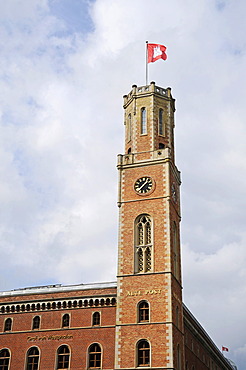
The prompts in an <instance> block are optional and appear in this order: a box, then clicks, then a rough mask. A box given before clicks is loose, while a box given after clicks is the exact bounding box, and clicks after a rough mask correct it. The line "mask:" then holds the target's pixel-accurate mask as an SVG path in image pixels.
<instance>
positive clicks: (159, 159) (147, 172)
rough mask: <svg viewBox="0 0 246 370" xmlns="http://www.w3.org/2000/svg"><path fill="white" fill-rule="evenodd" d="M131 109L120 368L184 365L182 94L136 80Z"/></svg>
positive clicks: (123, 179) (122, 162)
mask: <svg viewBox="0 0 246 370" xmlns="http://www.w3.org/2000/svg"><path fill="white" fill-rule="evenodd" d="M124 111H125V115H124V124H125V128H126V131H125V154H124V155H119V156H118V170H119V199H118V205H119V210H120V215H119V251H118V253H119V254H118V280H117V284H118V285H117V291H118V293H117V294H118V300H117V302H118V303H117V318H116V354H115V368H116V369H132V368H136V367H148V368H151V369H152V368H153V369H169V370H171V369H176V370H183V369H184V335H183V333H184V330H183V312H182V283H181V264H180V237H179V235H180V233H179V223H180V198H179V186H180V183H181V182H180V173H179V171H178V169H177V168H176V166H175V157H174V132H173V131H174V112H175V100H174V99H173V98H172V95H171V89H170V88H167V89H163V88H160V87H157V86H156V85H155V83H154V82H151V84H150V85H147V86H142V87H137V86H136V85H133V87H132V90H131V92H130V93H129V94H128V95H125V96H124Z"/></svg>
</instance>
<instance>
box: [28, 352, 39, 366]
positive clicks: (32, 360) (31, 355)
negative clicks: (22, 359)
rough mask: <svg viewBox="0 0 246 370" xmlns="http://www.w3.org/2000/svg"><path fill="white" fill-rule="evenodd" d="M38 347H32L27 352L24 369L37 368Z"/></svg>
mask: <svg viewBox="0 0 246 370" xmlns="http://www.w3.org/2000/svg"><path fill="white" fill-rule="evenodd" d="M38 363H39V349H38V348H37V347H32V348H30V349H29V350H28V352H27V361H26V370H38Z"/></svg>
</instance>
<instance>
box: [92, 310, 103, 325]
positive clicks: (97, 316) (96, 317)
mask: <svg viewBox="0 0 246 370" xmlns="http://www.w3.org/2000/svg"><path fill="white" fill-rule="evenodd" d="M100 316H101V315H100V312H94V313H93V315H92V326H98V325H100V318H101V317H100Z"/></svg>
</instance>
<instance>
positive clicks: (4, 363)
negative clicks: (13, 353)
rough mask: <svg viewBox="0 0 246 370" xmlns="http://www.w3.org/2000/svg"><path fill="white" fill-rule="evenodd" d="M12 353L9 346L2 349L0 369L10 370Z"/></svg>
mask: <svg viewBox="0 0 246 370" xmlns="http://www.w3.org/2000/svg"><path fill="white" fill-rule="evenodd" d="M9 363H10V353H9V350H8V349H7V348H4V349H1V351H0V370H9Z"/></svg>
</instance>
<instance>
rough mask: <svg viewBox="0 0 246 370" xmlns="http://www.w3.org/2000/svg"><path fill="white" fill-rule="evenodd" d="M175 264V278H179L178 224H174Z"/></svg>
mask: <svg viewBox="0 0 246 370" xmlns="http://www.w3.org/2000/svg"><path fill="white" fill-rule="evenodd" d="M173 259H174V261H173V263H174V266H173V267H174V271H173V272H174V276H175V277H176V278H177V279H178V278H179V258H178V230H177V225H176V222H174V223H173Z"/></svg>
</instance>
